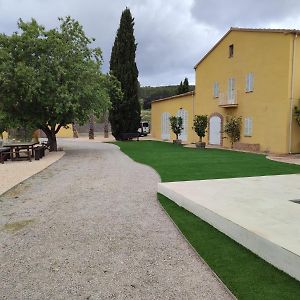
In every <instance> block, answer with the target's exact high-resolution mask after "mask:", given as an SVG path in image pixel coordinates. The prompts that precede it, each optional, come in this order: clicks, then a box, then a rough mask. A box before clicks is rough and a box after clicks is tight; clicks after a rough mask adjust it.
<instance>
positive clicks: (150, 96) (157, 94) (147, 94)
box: [139, 85, 195, 109]
mask: <svg viewBox="0 0 300 300" xmlns="http://www.w3.org/2000/svg"><path fill="white" fill-rule="evenodd" d="M194 89H195V86H194V85H190V90H191V91H193V90H194ZM177 90H178V85H166V86H156V87H153V86H142V87H140V89H139V98H140V99H142V102H143V104H144V109H150V108H151V102H152V101H154V100H157V99H162V98H166V97H171V96H175V95H177Z"/></svg>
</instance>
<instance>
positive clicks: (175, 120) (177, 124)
mask: <svg viewBox="0 0 300 300" xmlns="http://www.w3.org/2000/svg"><path fill="white" fill-rule="evenodd" d="M169 119H170V125H171V129H172V131H173V132H174V133H175V135H176V140H173V143H174V144H177V145H181V140H179V139H178V136H179V135H180V133H181V131H182V130H183V125H182V118H181V117H176V116H171V117H170V118H169Z"/></svg>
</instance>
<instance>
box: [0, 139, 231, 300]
mask: <svg viewBox="0 0 300 300" xmlns="http://www.w3.org/2000/svg"><path fill="white" fill-rule="evenodd" d="M63 143H64V145H63V146H64V149H65V150H66V155H65V156H64V157H63V158H62V159H61V160H60V161H58V162H56V163H55V164H53V165H52V166H50V167H49V168H48V169H46V170H44V171H43V172H41V173H40V174H38V175H35V176H34V177H32V178H30V179H28V180H26V181H25V182H24V183H23V184H20V185H18V186H17V187H15V188H14V189H12V190H11V191H9V192H7V193H6V194H4V195H2V196H1V197H0V299H13V300H15V299H30V300H32V299H230V295H228V293H227V292H226V289H225V288H224V287H223V286H222V285H221V284H220V283H219V282H218V281H217V279H216V278H215V277H214V276H213V274H212V273H211V271H210V270H209V269H208V268H207V267H206V266H205V265H204V264H203V263H202V262H201V260H200V259H199V258H198V256H197V255H196V254H195V253H194V252H193V251H192V250H191V249H190V247H189V246H188V245H187V243H186V242H185V240H184V239H183V238H182V236H181V235H180V233H178V231H177V229H176V228H175V227H174V225H173V224H172V222H171V221H170V220H169V219H168V217H167V216H166V215H165V213H164V212H163V211H162V209H161V208H160V206H159V204H158V202H157V200H156V189H157V182H158V181H159V177H158V175H157V174H156V173H155V172H154V171H153V170H152V169H150V168H148V167H147V166H143V165H140V164H137V163H134V162H133V161H132V160H131V159H129V158H128V157H127V156H125V155H124V154H122V153H121V152H120V151H119V150H118V149H117V148H116V147H115V146H114V145H109V144H103V143H88V142H71V141H70V142H63Z"/></svg>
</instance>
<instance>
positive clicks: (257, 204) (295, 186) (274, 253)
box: [158, 174, 300, 280]
mask: <svg viewBox="0 0 300 300" xmlns="http://www.w3.org/2000/svg"><path fill="white" fill-rule="evenodd" d="M299 182H300V174H291V175H276V176H258V177H244V178H231V179H210V180H195V181H181V182H166V183H159V185H158V191H159V192H160V193H161V194H163V195H165V196H166V197H168V198H169V199H171V200H173V201H174V202H176V203H177V204H178V205H180V206H182V207H184V208H185V209H187V210H189V211H190V212H192V213H193V214H195V215H196V216H198V217H200V218H201V219H203V220H204V221H206V222H208V223H209V224H211V225H212V226H214V227H215V228H217V229H218V230H220V231H222V232H223V233H225V234H226V235H228V236H229V237H231V238H232V239H234V240H236V241H237V242H238V243H239V244H242V245H244V246H245V247H246V248H248V249H250V250H251V251H252V252H254V253H256V254H257V255H258V256H260V257H262V258H263V259H265V260H266V261H268V262H270V263H271V264H273V265H275V266H276V267H277V268H279V269H281V270H283V271H285V272H286V273H288V274H290V275H291V276H293V277H295V278H297V279H298V280H300V218H299V216H300V185H299Z"/></svg>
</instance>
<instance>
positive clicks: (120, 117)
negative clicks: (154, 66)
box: [110, 8, 141, 139]
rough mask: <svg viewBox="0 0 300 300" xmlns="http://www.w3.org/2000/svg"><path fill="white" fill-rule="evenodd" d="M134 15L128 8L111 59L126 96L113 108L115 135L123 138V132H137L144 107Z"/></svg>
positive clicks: (115, 74) (112, 123)
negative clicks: (136, 56) (139, 76)
mask: <svg viewBox="0 0 300 300" xmlns="http://www.w3.org/2000/svg"><path fill="white" fill-rule="evenodd" d="M133 27H134V18H133V17H132V15H131V12H130V10H129V9H128V8H126V9H125V10H124V11H123V13H122V16H121V20H120V26H119V29H118V31H117V35H116V38H115V42H114V45H113V48H112V52H111V58H110V72H111V74H112V75H114V76H115V77H116V78H117V79H118V80H119V81H120V83H121V89H122V92H123V98H122V100H121V102H119V101H118V102H117V103H116V105H114V107H113V108H112V109H111V110H110V122H111V127H112V134H113V135H114V137H115V138H116V139H120V133H123V132H136V131H137V129H138V128H139V126H140V121H141V117H140V115H141V107H140V103H139V100H138V87H139V83H138V69H137V66H136V62H135V52H136V47H137V44H136V43H135V37H134V28H133Z"/></svg>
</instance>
